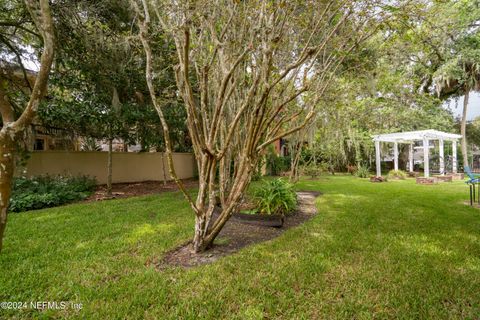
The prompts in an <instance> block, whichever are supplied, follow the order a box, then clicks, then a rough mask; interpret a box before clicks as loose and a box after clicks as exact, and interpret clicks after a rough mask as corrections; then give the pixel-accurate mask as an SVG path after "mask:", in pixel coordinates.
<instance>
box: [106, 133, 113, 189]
mask: <svg viewBox="0 0 480 320" xmlns="http://www.w3.org/2000/svg"><path fill="white" fill-rule="evenodd" d="M112 145H113V139H108V156H107V158H108V160H107V197H111V196H112V154H113V150H112V149H113V146H112Z"/></svg>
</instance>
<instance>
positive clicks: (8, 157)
mask: <svg viewBox="0 0 480 320" xmlns="http://www.w3.org/2000/svg"><path fill="white" fill-rule="evenodd" d="M12 146H13V143H12V142H11V141H0V252H1V251H2V247H3V235H4V233H5V228H6V227H7V215H8V212H7V210H8V205H9V203H10V195H11V193H12V178H13V173H14V169H15V166H14V164H15V163H14V153H13V151H14V150H13V147H12Z"/></svg>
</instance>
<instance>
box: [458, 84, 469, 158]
mask: <svg viewBox="0 0 480 320" xmlns="http://www.w3.org/2000/svg"><path fill="white" fill-rule="evenodd" d="M469 95H470V92H469V91H468V90H465V96H464V98H463V114H462V123H461V127H460V134H461V135H462V157H463V165H464V166H470V165H469V161H468V150H467V107H468V99H469Z"/></svg>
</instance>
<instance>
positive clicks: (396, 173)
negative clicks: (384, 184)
mask: <svg viewBox="0 0 480 320" xmlns="http://www.w3.org/2000/svg"><path fill="white" fill-rule="evenodd" d="M407 176H408V175H407V173H406V172H405V171H402V170H390V172H388V175H387V178H388V179H400V180H405V179H406V178H407Z"/></svg>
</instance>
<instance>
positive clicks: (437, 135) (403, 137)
mask: <svg viewBox="0 0 480 320" xmlns="http://www.w3.org/2000/svg"><path fill="white" fill-rule="evenodd" d="M372 137H373V141H381V142H399V143H408V142H413V141H418V140H423V139H428V140H440V139H443V140H447V141H457V140H458V139H460V138H462V136H461V135H459V134H454V133H447V132H442V131H438V130H432V129H431V130H420V131H408V132H397V133H387V134H379V135H374V136H372Z"/></svg>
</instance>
